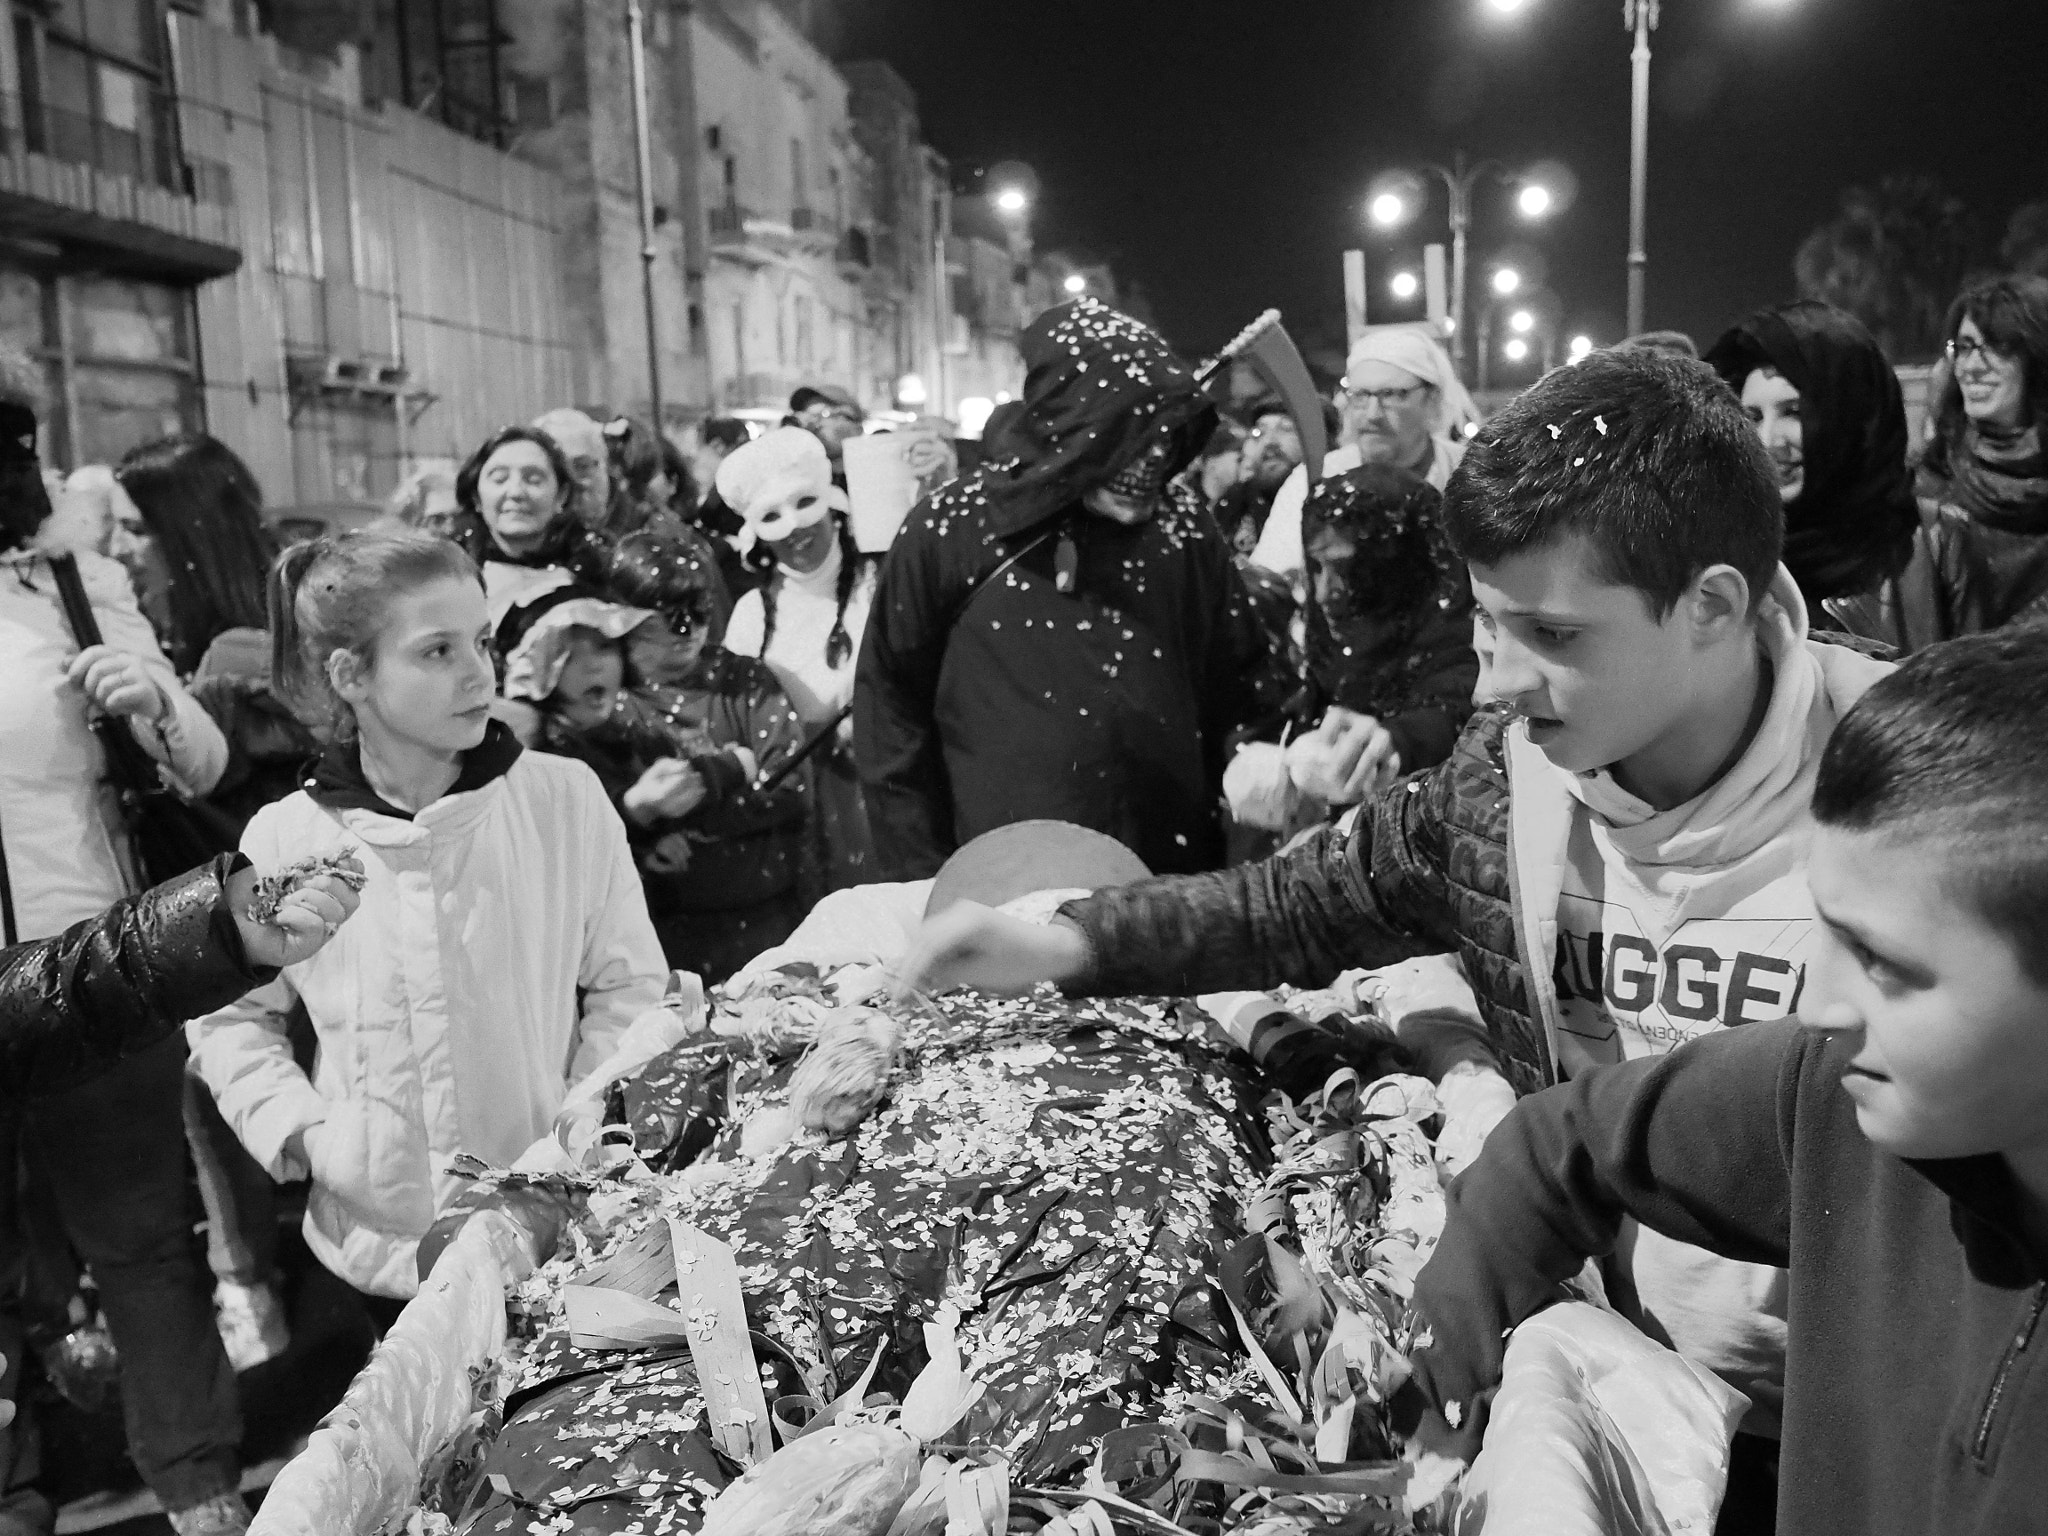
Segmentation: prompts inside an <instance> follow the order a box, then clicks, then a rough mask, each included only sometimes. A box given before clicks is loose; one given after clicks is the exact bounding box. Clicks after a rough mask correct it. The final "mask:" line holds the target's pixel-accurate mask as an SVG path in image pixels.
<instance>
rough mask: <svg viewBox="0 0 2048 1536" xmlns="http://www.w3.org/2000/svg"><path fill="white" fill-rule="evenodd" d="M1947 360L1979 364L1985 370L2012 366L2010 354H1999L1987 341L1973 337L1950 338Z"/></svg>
mask: <svg viewBox="0 0 2048 1536" xmlns="http://www.w3.org/2000/svg"><path fill="white" fill-rule="evenodd" d="M1947 350H1948V360H1949V361H1950V362H1952V363H1969V362H1974V363H1981V364H1982V365H1983V366H1985V367H1986V368H2006V367H2010V366H2011V364H2012V354H2011V353H2010V352H2001V351H1999V350H1998V348H1996V347H1994V346H1992V345H1991V343H1990V342H1988V341H1980V340H1978V339H1977V338H1976V337H1975V336H1952V337H1950V338H1949V343H1948V348H1947Z"/></svg>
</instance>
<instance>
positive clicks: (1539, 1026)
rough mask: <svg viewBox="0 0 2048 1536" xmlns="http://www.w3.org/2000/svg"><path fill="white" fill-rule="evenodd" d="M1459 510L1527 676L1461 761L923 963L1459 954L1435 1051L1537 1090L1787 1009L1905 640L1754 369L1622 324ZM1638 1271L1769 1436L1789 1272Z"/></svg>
mask: <svg viewBox="0 0 2048 1536" xmlns="http://www.w3.org/2000/svg"><path fill="white" fill-rule="evenodd" d="M1443 517H1444V531H1445V534H1446V536H1447V538H1448V540H1449V542H1450V545H1451V548H1452V550H1453V551H1454V552H1455V553H1456V554H1457V555H1458V556H1459V557H1460V558H1462V559H1463V560H1464V562H1465V564H1466V568H1467V570H1468V572H1469V574H1470V579H1471V584H1472V592H1473V595H1474V598H1475V599H1476V602H1477V605H1478V610H1479V638H1480V639H1481V640H1482V641H1483V642H1484V643H1483V644H1482V646H1481V651H1482V658H1483V660H1484V662H1485V672H1484V679H1485V685H1486V687H1487V688H1488V690H1489V691H1490V693H1491V695H1492V696H1493V698H1495V699H1496V700H1498V701H1499V702H1498V703H1497V704H1496V705H1495V706H1494V707H1491V708H1487V709H1483V710H1481V711H1480V712H1479V713H1478V714H1477V715H1475V716H1474V717H1473V718H1472V720H1471V721H1470V722H1469V723H1468V724H1467V725H1466V727H1465V729H1464V731H1463V732H1462V734H1461V735H1460V737H1459V739H1458V743H1457V745H1456V746H1455V747H1454V748H1453V749H1452V752H1451V755H1450V757H1449V758H1448V759H1446V760H1445V762H1444V763H1443V764H1442V765H1440V766H1439V767H1438V768H1436V769H1434V770H1432V771H1431V772H1429V773H1427V774H1424V775H1420V776H1417V777H1414V778H1410V779H1408V780H1406V781H1404V782H1402V783H1399V784H1396V785H1395V786H1393V787H1392V788H1391V789H1388V790H1386V791H1384V792H1383V793H1381V794H1379V795H1378V796H1376V797H1375V798H1373V799H1372V800H1369V801H1368V802H1367V803H1366V805H1365V807H1364V811H1363V813H1362V814H1361V816H1360V817H1359V818H1358V820H1357V822H1356V824H1355V827H1354V828H1352V829H1351V830H1348V831H1340V830H1335V829H1333V830H1331V831H1328V832H1324V833H1320V834H1317V835H1316V836H1315V837H1313V838H1312V839H1311V840H1309V841H1308V842H1306V843H1304V844H1302V845H1301V846H1299V847H1298V848H1296V849H1295V850H1293V851H1292V852H1289V853H1286V854H1282V855H1281V856H1279V857H1278V858H1276V859H1273V860H1270V861H1268V862H1266V863H1264V864H1260V865H1252V866H1248V867H1242V868H1238V869H1232V870H1227V871H1224V872H1222V873H1219V874H1214V875H1199V876H1190V877H1186V878H1181V879H1168V880H1154V881H1149V882H1141V883H1139V884H1136V885H1132V886H1127V887H1124V888H1123V889H1122V890H1119V891H1115V892H1109V893H1104V894H1102V895H1100V896H1097V897H1094V898H1092V899H1090V900H1088V901H1085V902H1080V903H1076V904H1073V905H1070V906H1069V907H1067V908H1066V909H1065V911H1064V914H1063V918H1062V920H1061V921H1059V922H1056V923H1055V924H1054V925H1053V926H1052V927H1051V928H1023V927H1021V926H1013V925H1012V924H1010V923H1009V922H1008V921H1007V920H1005V919H1002V918H1000V917H999V916H997V915H996V914H994V913H989V912H985V911H974V910H971V909H965V908H956V909H954V911H951V912H948V913H946V914H944V915H943V916H941V917H940V918H938V919H937V920H935V921H934V922H933V923H932V924H931V925H929V927H928V931H927V933H926V935H925V936H924V938H923V940H922V941H921V945H920V948H919V950H918V952H917V953H915V954H914V955H913V956H912V957H911V960H910V961H909V963H907V964H906V966H905V967H904V975H905V978H906V981H907V982H908V983H909V984H922V985H927V986H929V985H939V986H946V985H953V984H956V983H958V982H960V981H968V982H971V983H973V984H976V985H981V986H985V987H987V986H994V987H1003V986H1016V985H1021V984H1025V983H1028V982H1036V981H1038V980H1042V979H1043V980H1053V981H1057V982H1059V983H1060V984H1061V985H1063V986H1064V987H1066V988H1067V989H1068V990H1069V991H1071V992H1075V993H1080V994H1091V993H1153V994H1162V993H1163V994H1168V995H1174V994H1190V993H1204V992H1211V991H1225V990H1231V989H1237V988H1264V987H1268V986H1272V985H1275V984H1278V983H1282V982H1292V983H1296V984H1299V985H1304V986H1319V985H1326V984H1327V983H1328V982H1329V981H1330V980H1331V979H1332V978H1333V977H1335V976H1336V975H1337V974H1338V973H1339V972H1340V971H1343V970H1346V969H1349V968H1352V967H1366V968H1371V967H1376V966H1383V965H1386V964H1389V963H1390V962H1393V961H1397V960H1402V959H1406V958H1409V957H1411V956H1415V955H1418V954H1421V953H1424V952H1428V951H1441V950H1452V951H1455V952H1456V954H1457V955H1458V958H1459V960H1460V962H1461V964H1462V967H1463V969H1464V972H1465V974H1466V976H1467V977H1468V978H1469V979H1470V981H1471V984H1472V987H1473V989H1474V991H1475V992H1476V994H1477V998H1476V1001H1477V1017H1476V1018H1475V1019H1474V1020H1473V1025H1474V1027H1473V1028H1472V1029H1471V1030H1470V1031H1468V1032H1465V1033H1463V1034H1462V1036H1460V1035H1459V1034H1458V1033H1456V1032H1451V1033H1446V1034H1442V1035H1440V1036H1439V1037H1438V1038H1437V1039H1436V1041H1435V1042H1434V1043H1433V1045H1432V1047H1431V1049H1430V1051H1429V1059H1428V1061H1427V1063H1426V1064H1427V1066H1428V1069H1429V1070H1430V1071H1431V1073H1432V1075H1437V1074H1447V1073H1448V1074H1453V1075H1456V1076H1461V1077H1462V1076H1464V1075H1466V1074H1479V1075H1482V1076H1484V1075H1485V1074H1489V1073H1492V1072H1496V1071H1498V1072H1500V1073H1503V1074H1505V1075H1506V1077H1507V1078H1508V1080H1509V1081H1510V1082H1512V1083H1513V1084H1515V1085H1516V1086H1517V1087H1519V1088H1520V1089H1522V1090H1523V1091H1528V1090H1530V1089H1534V1088H1537V1087H1541V1086H1543V1085H1545V1084H1548V1083H1554V1082H1557V1081H1560V1080H1564V1079H1570V1078H1576V1077H1578V1076H1580V1075H1582V1074H1583V1073H1585V1072H1587V1071H1589V1070H1591V1069H1592V1068H1594V1067H1596V1066H1599V1065H1601V1064H1604V1063H1608V1062H1613V1061H1618V1060H1622V1059H1625V1058H1628V1059H1633V1058H1636V1057H1641V1056H1654V1055H1661V1054H1662V1053H1664V1052H1665V1051H1668V1050H1670V1049H1672V1048H1673V1047H1675V1046H1678V1045H1680V1044H1682V1043H1684V1042H1686V1041H1688V1040H1691V1039H1694V1038H1696V1037H1699V1036H1703V1035H1710V1034H1713V1033H1715V1032H1717V1031H1720V1030H1723V1029H1729V1028H1734V1027H1738V1026H1740V1027H1745V1028H1746V1027H1749V1026H1751V1025H1754V1024H1757V1023H1760V1022H1763V1021H1767V1020H1770V1019H1774V1018H1782V1017H1784V1016H1785V1015H1787V1014H1789V1013H1791V1012H1792V1011H1793V1009H1794V1008H1795V1006H1796V1005H1797V1004H1798V1001H1799V997H1800V993H1801V989H1802V987H1803V986H1804V985H1805V977H1806V972H1807V967H1808V964H1809V962H1810V961H1811V959H1812V958H1813V956H1814V953H1815V946H1816V943H1817V938H1816V932H1815V924H1814V921H1813V916H1812V907H1811V903H1810V901H1809V899H1808V897H1807V893H1806V884H1805V873H1804V853H1805V847H1806V843H1807V839H1808V836H1809V833H1810V829H1811V820H1810V818H1809V816H1808V814H1807V802H1808V799H1809V798H1810V795H1811V792H1812V787H1813V780H1814V775H1815V773H1816V771H1817V770H1818V768H1819V763H1820V752H1821V747H1822V745H1823V744H1824V743H1825V742H1826V740H1827V738H1828V735H1829V733H1830V732H1831V731H1832V730H1833V729H1834V726H1835V723H1836V721H1838V720H1839V719H1840V718H1841V717H1842V715H1843V714H1844V713H1846V711H1847V710H1848V709H1849V707H1850V706H1851V705H1852V704H1853V703H1854V702H1855V701H1856V699H1858V698H1859V697H1861V695H1862V693H1863V691H1864V690H1865V689H1866V688H1868V687H1869V686H1870V685H1871V683H1873V682H1874V681H1876V679H1877V678H1879V677H1880V676H1883V675H1884V674H1885V672H1886V671H1887V670H1888V668H1887V667H1886V666H1885V665H1884V664H1883V663H1880V662H1875V661H1872V660H1871V659H1869V658H1868V657H1866V656H1863V655H1861V654H1859V653H1858V652H1855V651H1853V650H1850V649H1848V648H1846V647H1842V646H1837V645H1830V644H1824V643H1819V642H1816V641H1814V640H1812V639H1810V638H1809V637H1808V634H1807V625H1806V609H1805V604H1804V603H1803V601H1802V600H1801V598H1800V596H1799V591H1798V588H1797V587H1796V586H1794V585H1793V583H1792V580H1791V578H1790V576H1789V575H1787V574H1786V573H1785V572H1784V570H1783V568H1782V567H1781V566H1780V564H1779V560H1778V556H1779V549H1780V545H1781V541H1782V537H1783V515H1782V511H1781V508H1780V504H1779V497H1778V490H1777V485H1776V483H1775V477H1774V476H1773V474H1772V472H1771V466H1770V462H1769V459H1768V458H1767V456H1766V455H1765V452H1764V449H1763V446H1762V444H1761V443H1760V442H1758V440H1757V438H1756V436H1755V433H1754V432H1753V430H1752V429H1751V428H1750V425H1749V423H1748V421H1747V420H1746V419H1745V418H1744V416H1743V414H1742V411H1741V408H1740V406H1739V405H1738V403H1737V402H1736V400H1735V398H1734V396H1733V395H1732V394H1731V393H1730V392H1729V391H1728V389H1727V388H1726V386H1724V385H1723V384H1722V383H1721V382H1720V381H1719V380H1718V379H1716V378H1715V377H1714V376H1713V375H1712V373H1710V372H1709V371H1708V370H1707V369H1705V368H1704V367H1702V366H1701V365H1699V364H1697V363H1694V362H1691V361H1688V360H1682V359H1677V358H1671V357H1664V356H1659V355H1657V354H1654V353H1649V352H1640V351H1613V352H1601V353H1595V354H1593V355H1592V356H1591V357H1589V358H1587V359H1586V360H1585V361H1583V362H1582V363H1580V364H1579V365H1577V366H1576V367H1572V368H1561V369H1559V370H1557V371H1556V372H1554V373H1552V374H1550V375H1549V376H1548V377H1546V378H1545V379H1544V380H1542V381H1541V382H1540V383H1538V384H1537V385H1536V386H1535V387H1533V388H1532V389H1530V390H1528V391H1527V392H1525V393H1524V394H1522V395H1521V396H1519V397H1518V398H1517V399H1516V400H1514V401H1513V402H1512V403H1511V404H1509V405H1508V406H1507V407H1506V408H1504V409H1503V410H1502V411H1500V412H1499V413H1498V414H1497V415H1495V416H1494V417H1493V418H1492V419H1491V420H1490V421H1489V422H1488V423H1487V424H1486V425H1485V426H1484V427H1482V428H1481V429H1480V431H1479V435H1478V436H1477V438H1475V439H1474V441H1473V444H1472V447H1471V449H1470V451H1469V452H1468V453H1467V455H1466V457H1465V459H1464V462H1463V463H1462V464H1461V465H1460V467H1459V468H1458V470H1457V471H1456V472H1455V473H1454V474H1453V475H1452V477H1451V481H1450V485H1449V487H1448V489H1447V490H1446V492H1445V494H1444V510H1443ZM1452 1129H1454V1128H1453V1127H1450V1126H1447V1127H1446V1132H1447V1134H1448V1133H1449V1132H1450V1131H1451V1130H1452ZM1609 1279H1610V1293H1611V1294H1613V1295H1614V1297H1615V1299H1616V1301H1617V1303H1618V1304H1619V1305H1620V1306H1621V1307H1622V1309H1623V1310H1624V1311H1625V1312H1627V1313H1628V1314H1629V1315H1630V1316H1631V1317H1632V1318H1634V1319H1635V1320H1637V1321H1638V1322H1639V1323H1640V1324H1641V1325H1642V1326H1644V1327H1645V1328H1646V1329H1647V1330H1649V1331H1651V1332H1653V1333H1656V1334H1660V1335H1662V1336H1663V1337H1665V1338H1666V1339H1668V1340H1670V1341H1671V1342H1672V1343H1674V1344H1675V1345H1676V1346H1677V1347H1678V1348H1679V1350H1680V1352H1681V1353H1683V1354H1686V1355H1687V1356H1688V1357H1689V1358H1691V1359H1693V1360H1695V1361H1696V1362H1697V1363H1699V1364H1701V1365H1703V1366H1706V1367H1708V1368H1710V1369H1713V1370H1716V1371H1718V1372H1720V1373H1721V1374H1722V1375H1724V1376H1725V1377H1727V1378H1728V1380H1729V1381H1730V1382H1731V1383H1732V1384H1733V1385H1734V1386H1736V1387H1737V1388H1739V1389H1740V1390H1742V1391H1744V1392H1746V1393H1748V1394H1749V1395H1750V1397H1751V1399H1752V1401H1753V1402H1754V1403H1755V1404H1756V1405H1757V1406H1756V1408H1755V1409H1754V1410H1753V1413H1752V1416H1751V1419H1750V1421H1749V1428H1750V1429H1751V1430H1752V1431H1753V1432H1755V1433H1757V1434H1760V1435H1769V1434H1770V1433H1772V1432H1773V1430H1774V1424H1773V1421H1772V1409H1773V1407H1774V1404H1775V1400H1776V1397H1777V1395H1778V1391H1779V1382H1780V1380H1781V1372H1782V1366H1783V1356H1782V1351H1783V1338H1784V1315H1785V1314H1784V1279H1783V1276H1782V1274H1781V1273H1780V1272H1779V1271H1777V1270H1776V1269H1774V1268H1771V1267H1768V1266H1764V1265H1757V1264H1750V1265H1748V1266H1744V1265H1739V1264H1732V1263H1730V1262H1729V1261H1728V1260H1726V1259H1725V1258H1723V1257H1720V1256H1718V1255H1714V1254H1708V1253H1705V1252H1702V1251H1700V1250H1699V1249H1697V1248H1692V1247H1687V1246H1685V1245H1682V1244H1676V1243H1673V1242H1671V1241H1669V1240H1668V1239H1666V1238H1664V1237H1662V1236H1661V1235H1659V1234H1656V1233H1635V1232H1631V1233H1630V1234H1628V1236H1627V1238H1626V1239H1625V1241H1624V1252H1623V1253H1622V1254H1621V1255H1619V1256H1618V1257H1617V1260H1616V1262H1615V1263H1614V1265H1612V1266H1611V1267H1610V1275H1609Z"/></svg>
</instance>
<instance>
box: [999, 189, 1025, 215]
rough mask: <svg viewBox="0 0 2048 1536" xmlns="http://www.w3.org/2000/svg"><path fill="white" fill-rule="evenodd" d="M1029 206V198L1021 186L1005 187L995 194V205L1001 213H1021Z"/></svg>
mask: <svg viewBox="0 0 2048 1536" xmlns="http://www.w3.org/2000/svg"><path fill="white" fill-rule="evenodd" d="M1030 206H1031V199H1030V197H1028V196H1027V195H1026V194H1025V191H1024V189H1023V188H1022V187H1005V188H1003V190H1002V191H1000V192H998V193H997V194H996V207H997V208H998V209H999V210H1000V211H1001V212H1003V213H1022V212H1023V211H1024V210H1025V209H1026V208H1029V207H1030Z"/></svg>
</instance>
